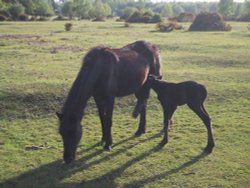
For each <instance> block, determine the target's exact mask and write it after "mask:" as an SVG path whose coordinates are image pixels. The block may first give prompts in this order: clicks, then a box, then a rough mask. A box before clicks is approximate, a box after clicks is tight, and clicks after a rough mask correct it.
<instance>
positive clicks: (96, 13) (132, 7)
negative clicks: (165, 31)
mask: <svg viewBox="0 0 250 188" xmlns="http://www.w3.org/2000/svg"><path fill="white" fill-rule="evenodd" d="M184 12H185V13H192V14H194V15H196V14H198V13H200V12H211V13H214V12H218V13H220V14H221V15H222V16H223V17H224V19H225V20H238V21H250V0H245V1H244V2H243V3H239V2H234V1H233V0H220V1H219V2H210V3H208V2H196V3H194V2H186V3H184V2H160V3H153V2H151V1H150V0H138V1H135V0H60V1H55V0H0V21H5V20H7V21H12V20H13V21H15V20H20V21H28V20H38V21H44V20H48V18H49V17H51V16H54V15H58V16H60V17H59V19H63V17H62V16H65V17H67V18H66V19H73V18H77V19H97V20H98V19H105V18H107V17H120V18H121V19H123V20H126V21H129V19H131V18H136V19H135V20H136V21H134V22H144V23H150V22H153V23H155V22H158V21H160V20H161V18H162V17H168V18H169V17H176V16H178V15H180V14H181V13H184ZM132 22H133V21H132Z"/></svg>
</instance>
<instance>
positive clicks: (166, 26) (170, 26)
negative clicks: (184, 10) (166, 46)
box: [156, 22, 183, 32]
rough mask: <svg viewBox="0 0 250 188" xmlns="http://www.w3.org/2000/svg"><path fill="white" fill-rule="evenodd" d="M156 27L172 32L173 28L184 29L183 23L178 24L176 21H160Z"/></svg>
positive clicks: (159, 29)
mask: <svg viewBox="0 0 250 188" xmlns="http://www.w3.org/2000/svg"><path fill="white" fill-rule="evenodd" d="M156 28H157V29H158V31H160V32H171V31H173V30H181V29H183V27H182V26H181V25H179V24H177V23H176V22H168V23H163V22H161V23H158V24H157V25H156Z"/></svg>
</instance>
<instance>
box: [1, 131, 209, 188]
mask: <svg viewBox="0 0 250 188" xmlns="http://www.w3.org/2000/svg"><path fill="white" fill-rule="evenodd" d="M160 135H161V134H160V133H159V134H155V135H152V136H151V137H148V138H145V139H140V140H138V141H137V142H136V143H134V144H130V145H128V146H125V147H123V148H121V149H118V150H113V151H112V152H111V153H109V154H108V155H105V156H103V157H101V158H100V159H96V160H93V161H90V160H91V159H92V158H94V157H96V156H98V155H100V154H102V153H103V152H104V151H103V150H102V149H98V150H95V151H93V152H92V150H93V149H94V148H95V147H96V146H97V145H99V144H100V143H96V144H94V145H93V146H91V147H90V148H87V149H86V150H83V151H80V152H78V153H86V152H89V153H88V154H87V155H85V156H84V157H82V158H80V159H79V160H77V161H75V162H73V163H71V164H69V165H65V164H63V163H62V160H57V161H54V162H52V163H49V164H46V165H43V166H41V167H39V168H37V169H34V170H30V171H28V172H25V173H23V174H21V175H19V176H17V177H14V178H11V179H8V180H6V181H4V182H1V183H0V187H1V188H19V187H20V188H23V187H36V188H38V187H65V188H66V187H67V188H68V187H86V188H91V187H94V188H98V187H109V188H112V187H117V185H116V183H115V180H116V179H117V178H119V177H121V176H122V174H123V172H124V171H125V170H126V169H127V168H129V167H130V166H132V165H134V164H136V163H138V162H139V161H141V160H143V159H145V158H146V157H148V156H150V155H151V154H153V153H155V152H158V151H159V150H160V149H161V148H159V147H158V146H157V147H153V148H151V149H149V150H148V151H146V152H144V153H142V154H140V155H138V156H136V157H134V158H133V159H131V160H128V161H127V162H125V163H124V164H122V165H121V166H119V167H117V168H115V169H112V170H110V171H108V172H107V173H106V174H104V175H102V176H99V177H97V178H94V179H92V180H89V181H84V180H83V181H82V182H80V183H63V182H62V181H63V180H64V179H66V178H70V177H71V176H73V175H74V174H76V173H77V172H83V171H85V170H88V169H90V168H91V167H93V166H94V165H97V164H101V163H103V162H105V161H109V160H112V159H113V158H114V157H115V156H118V155H120V154H123V153H124V152H126V151H127V150H129V149H131V148H133V147H135V146H136V145H139V144H141V143H144V142H146V141H149V140H152V139H155V138H157V137H159V136H160ZM131 139H136V138H134V137H128V138H126V139H124V140H121V141H120V142H118V143H116V144H115V146H118V145H122V144H124V143H126V142H128V141H129V140H131ZM204 156H206V155H205V154H200V155H198V156H196V157H194V158H193V159H191V160H190V161H188V162H186V163H184V164H182V165H181V166H179V167H177V168H175V169H171V170H169V171H166V172H163V173H161V174H158V175H155V176H152V177H148V178H145V179H141V180H138V181H134V182H131V183H130V184H127V185H125V187H140V186H143V185H146V184H148V183H150V182H154V181H156V180H159V179H162V178H165V177H166V176H169V175H171V174H174V173H177V172H179V171H180V170H182V169H184V168H187V167H189V166H191V165H193V164H194V163H196V162H198V161H199V160H200V159H201V158H203V157H204Z"/></svg>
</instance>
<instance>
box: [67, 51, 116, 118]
mask: <svg viewBox="0 0 250 188" xmlns="http://www.w3.org/2000/svg"><path fill="white" fill-rule="evenodd" d="M118 60H119V58H118V56H117V55H116V54H115V53H114V52H113V51H112V50H111V49H109V48H107V47H96V48H93V49H92V50H90V51H89V52H88V53H87V54H86V55H85V57H84V59H83V65H82V67H81V69H80V71H79V73H78V75H77V77H76V79H75V81H74V83H73V85H72V87H71V89H70V92H69V94H68V97H67V99H66V102H65V104H64V107H63V111H62V113H67V112H70V113H72V112H75V113H76V114H78V115H83V111H84V108H85V106H86V103H87V100H88V99H89V97H90V96H91V95H92V94H93V89H94V87H95V85H96V82H97V81H98V78H99V76H100V74H101V71H102V70H103V67H104V66H105V64H107V63H116V62H117V61H118Z"/></svg>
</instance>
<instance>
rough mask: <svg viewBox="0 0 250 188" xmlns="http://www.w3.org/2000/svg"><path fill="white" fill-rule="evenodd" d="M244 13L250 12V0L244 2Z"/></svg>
mask: <svg viewBox="0 0 250 188" xmlns="http://www.w3.org/2000/svg"><path fill="white" fill-rule="evenodd" d="M243 5H244V14H249V13H250V0H245V2H244V4H243Z"/></svg>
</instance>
